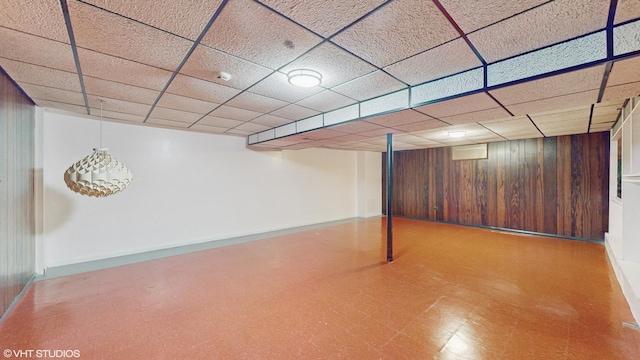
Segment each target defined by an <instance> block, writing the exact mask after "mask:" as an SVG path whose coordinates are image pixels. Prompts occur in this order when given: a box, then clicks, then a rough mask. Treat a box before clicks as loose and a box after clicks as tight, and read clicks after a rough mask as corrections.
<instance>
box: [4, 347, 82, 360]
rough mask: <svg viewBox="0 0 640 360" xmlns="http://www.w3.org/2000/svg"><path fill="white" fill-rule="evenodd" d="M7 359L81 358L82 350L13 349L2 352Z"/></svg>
mask: <svg viewBox="0 0 640 360" xmlns="http://www.w3.org/2000/svg"><path fill="white" fill-rule="evenodd" d="M2 354H3V355H4V357H5V358H7V359H9V358H16V359H20V358H23V359H30V358H36V359H38V358H48V359H51V358H54V359H55V358H59V359H64V358H79V357H80V350H43V349H37V350H34V349H29V350H12V349H4V351H3V352H2Z"/></svg>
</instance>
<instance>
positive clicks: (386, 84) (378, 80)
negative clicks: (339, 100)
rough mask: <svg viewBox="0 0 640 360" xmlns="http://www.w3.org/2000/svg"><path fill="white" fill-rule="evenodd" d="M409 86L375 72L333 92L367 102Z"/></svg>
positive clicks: (380, 72) (382, 73)
mask: <svg viewBox="0 0 640 360" xmlns="http://www.w3.org/2000/svg"><path fill="white" fill-rule="evenodd" d="M406 87H407V86H406V85H405V84H403V83H401V82H400V81H398V80H396V79H394V78H393V77H391V76H389V75H387V74H385V73H384V72H383V71H381V70H377V71H374V72H372V73H369V74H367V75H364V76H361V77H359V78H357V79H354V80H351V81H349V82H347V83H344V84H342V85H338V86H336V87H333V88H332V89H331V90H332V91H335V92H337V93H340V94H342V95H345V96H348V97H350V98H352V99H356V100H360V101H362V100H367V99H371V98H374V97H376V96H381V95H385V94H388V93H391V92H394V91H396V90H400V89H403V88H406Z"/></svg>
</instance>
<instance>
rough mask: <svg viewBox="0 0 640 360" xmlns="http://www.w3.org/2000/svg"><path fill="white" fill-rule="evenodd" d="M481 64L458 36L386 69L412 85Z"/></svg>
mask: <svg viewBox="0 0 640 360" xmlns="http://www.w3.org/2000/svg"><path fill="white" fill-rule="evenodd" d="M479 66H482V63H481V62H480V59H478V57H477V56H476V55H475V54H474V53H473V51H472V50H471V48H470V47H469V45H467V43H466V42H465V41H464V40H463V39H462V38H458V39H455V40H453V41H450V42H447V43H445V44H442V45H439V46H437V47H435V48H432V49H430V50H427V51H424V52H422V53H419V54H417V55H414V56H412V57H410V58H408V59H404V60H402V61H400V62H397V63H395V64H393V65H390V66H387V67H385V70H386V71H388V72H389V73H390V74H392V75H394V76H395V77H397V78H398V79H400V80H402V81H404V82H406V83H408V84H410V85H418V84H422V83H424V82H427V81H431V80H435V79H439V78H441V77H444V76H448V75H452V74H456V73H459V72H462V71H465V70H469V69H473V68H476V67H479ZM416 69H420V71H416Z"/></svg>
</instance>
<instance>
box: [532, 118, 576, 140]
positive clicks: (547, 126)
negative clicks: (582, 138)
mask: <svg viewBox="0 0 640 360" xmlns="http://www.w3.org/2000/svg"><path fill="white" fill-rule="evenodd" d="M537 125H538V128H539V129H540V131H542V133H543V134H545V135H546V136H557V135H558V134H559V133H562V135H565V134H567V133H573V134H583V133H586V132H587V130H588V129H589V118H586V119H575V120H569V121H562V122H551V123H541V124H537Z"/></svg>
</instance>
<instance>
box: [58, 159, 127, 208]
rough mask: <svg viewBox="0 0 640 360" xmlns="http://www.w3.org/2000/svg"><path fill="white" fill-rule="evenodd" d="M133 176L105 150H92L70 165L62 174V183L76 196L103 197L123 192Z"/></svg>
mask: <svg viewBox="0 0 640 360" xmlns="http://www.w3.org/2000/svg"><path fill="white" fill-rule="evenodd" d="M132 180H133V174H132V173H131V170H129V169H128V168H127V167H126V166H125V165H124V164H123V163H121V162H120V161H118V159H116V158H115V157H113V156H111V155H110V154H109V153H108V152H107V149H93V153H92V154H91V155H89V156H86V157H85V158H83V159H82V160H80V161H78V162H77V163H75V164H73V165H71V167H69V168H68V169H67V171H65V173H64V182H65V183H66V184H67V186H68V187H69V189H71V190H72V191H74V192H77V193H78V194H82V195H87V196H94V197H105V196H109V195H113V194H115V193H118V192H120V191H122V190H124V189H125V188H126V187H127V186H128V185H129V184H131V181H132Z"/></svg>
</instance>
